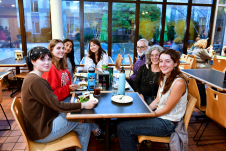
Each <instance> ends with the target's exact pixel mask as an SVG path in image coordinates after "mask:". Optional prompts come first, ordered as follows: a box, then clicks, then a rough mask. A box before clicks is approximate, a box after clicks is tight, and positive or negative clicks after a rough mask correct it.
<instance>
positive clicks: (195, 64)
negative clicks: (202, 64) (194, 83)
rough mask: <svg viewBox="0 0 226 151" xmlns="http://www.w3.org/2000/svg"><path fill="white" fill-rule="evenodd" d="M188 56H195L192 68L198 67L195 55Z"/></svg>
mask: <svg viewBox="0 0 226 151" xmlns="http://www.w3.org/2000/svg"><path fill="white" fill-rule="evenodd" d="M188 57H191V58H194V61H193V64H192V67H191V68H192V69H197V62H196V59H195V56H194V55H188Z"/></svg>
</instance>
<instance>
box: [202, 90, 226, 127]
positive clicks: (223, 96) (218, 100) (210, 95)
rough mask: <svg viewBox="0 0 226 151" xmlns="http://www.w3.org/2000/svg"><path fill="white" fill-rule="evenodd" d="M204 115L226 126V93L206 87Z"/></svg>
mask: <svg viewBox="0 0 226 151" xmlns="http://www.w3.org/2000/svg"><path fill="white" fill-rule="evenodd" d="M206 92H207V94H206V95H207V99H206V100H207V102H206V116H208V117H209V118H211V119H212V120H214V121H215V122H217V123H218V124H220V125H222V126H223V127H224V128H226V118H225V116H226V114H225V113H226V102H225V101H226V93H220V92H217V91H214V90H213V89H211V88H209V87H207V89H206Z"/></svg>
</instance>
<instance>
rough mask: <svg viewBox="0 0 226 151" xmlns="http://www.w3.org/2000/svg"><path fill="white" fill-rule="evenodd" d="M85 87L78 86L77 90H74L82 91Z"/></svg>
mask: <svg viewBox="0 0 226 151" xmlns="http://www.w3.org/2000/svg"><path fill="white" fill-rule="evenodd" d="M86 89H87V87H86V86H78V88H77V89H76V90H77V91H84V90H86Z"/></svg>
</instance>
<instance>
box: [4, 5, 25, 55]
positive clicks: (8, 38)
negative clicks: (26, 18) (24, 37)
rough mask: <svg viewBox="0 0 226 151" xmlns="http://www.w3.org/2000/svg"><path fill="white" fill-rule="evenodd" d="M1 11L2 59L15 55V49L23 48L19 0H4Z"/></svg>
mask: <svg viewBox="0 0 226 151" xmlns="http://www.w3.org/2000/svg"><path fill="white" fill-rule="evenodd" d="M12 5H14V7H13V6H12ZM0 12H1V17H0V59H4V58H8V57H14V51H15V50H22V45H21V34H20V19H19V10H18V3H17V0H14V1H11V2H10V3H9V2H8V1H2V2H1V7H0Z"/></svg>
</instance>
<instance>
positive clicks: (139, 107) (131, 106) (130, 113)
mask: <svg viewBox="0 0 226 151" xmlns="http://www.w3.org/2000/svg"><path fill="white" fill-rule="evenodd" d="M126 94H127V95H128V96H131V97H132V98H133V101H132V102H131V103H125V104H121V103H115V102H113V101H111V97H112V94H111V93H101V95H100V99H99V102H98V104H97V106H96V107H94V108H93V109H91V110H88V109H86V110H82V111H81V112H76V113H73V112H72V113H68V114H67V119H98V118H105V122H106V123H105V124H106V125H105V150H106V151H109V150H110V118H132V117H133V118H134V117H137V118H139V117H151V116H153V114H154V113H153V112H152V110H151V109H150V108H149V107H148V105H147V104H146V103H145V102H144V101H143V100H142V99H141V98H140V96H139V94H138V93H137V92H127V93H126ZM66 99H71V102H74V99H75V98H74V95H72V97H71V98H70V97H68V98H66Z"/></svg>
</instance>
